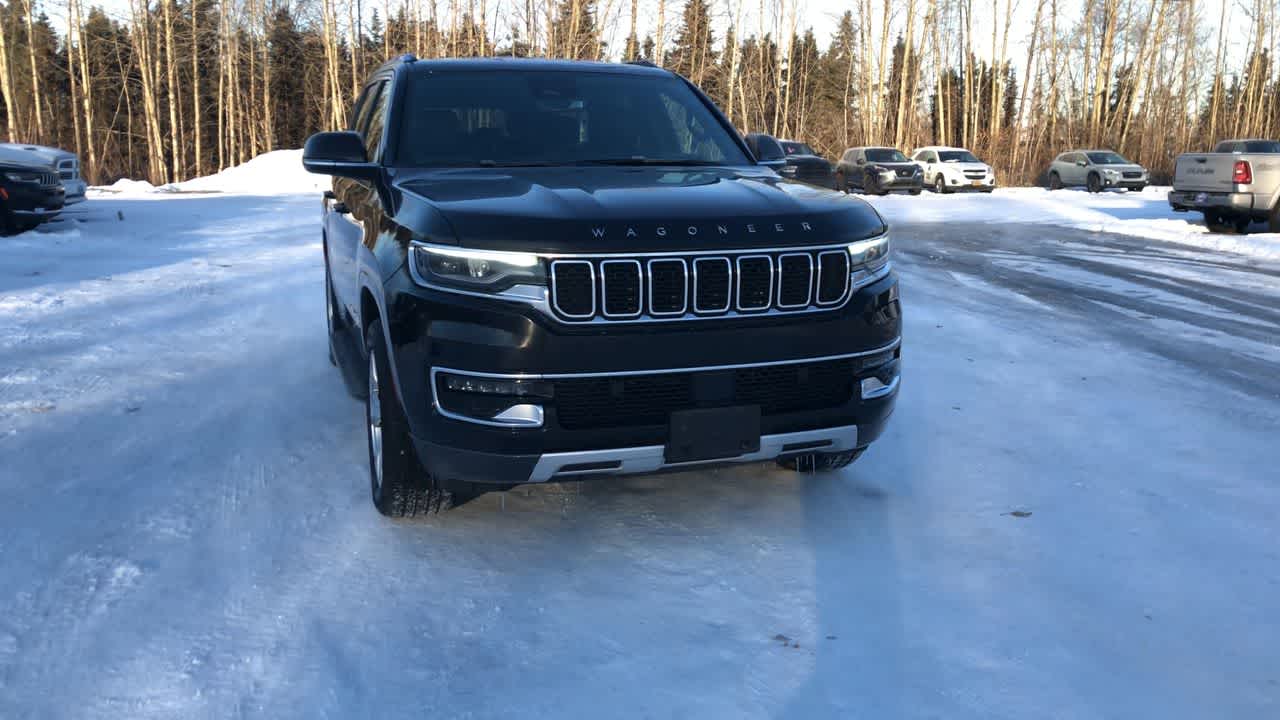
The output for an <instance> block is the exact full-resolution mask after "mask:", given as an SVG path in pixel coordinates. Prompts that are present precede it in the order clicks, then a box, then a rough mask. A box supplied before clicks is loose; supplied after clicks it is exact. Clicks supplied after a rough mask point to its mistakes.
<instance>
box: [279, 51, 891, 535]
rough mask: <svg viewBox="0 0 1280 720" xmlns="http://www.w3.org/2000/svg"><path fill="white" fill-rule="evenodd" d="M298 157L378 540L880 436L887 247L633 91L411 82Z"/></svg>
mask: <svg viewBox="0 0 1280 720" xmlns="http://www.w3.org/2000/svg"><path fill="white" fill-rule="evenodd" d="M351 116H352V118H354V122H353V124H352V126H351V128H350V129H348V130H347V131H340V132H323V133H318V134H316V135H313V136H312V137H311V138H310V139H309V140H307V143H306V147H305V148H304V149H303V153H302V162H303V165H304V166H305V167H306V168H307V169H308V170H310V171H312V172H317V173H324V174H327V175H331V176H333V178H334V180H333V190H332V191H331V193H330V194H328V195H326V197H325V199H324V202H323V223H322V228H323V230H322V235H321V240H322V242H323V246H324V250H325V270H326V273H325V276H326V277H325V279H326V281H327V287H326V289H325V291H326V292H325V295H326V298H327V303H326V307H327V316H326V317H327V323H328V330H329V353H330V360H331V361H332V362H333V364H334V365H336V366H337V367H338V369H339V371H340V372H341V373H342V377H343V379H344V381H345V382H346V384H347V387H348V389H349V391H350V392H351V393H352V394H354V395H356V396H357V397H359V398H362V399H363V400H364V404H365V413H364V420H365V424H366V427H367V432H366V438H367V441H368V449H369V485H370V489H371V496H372V500H373V504H374V506H375V507H376V508H377V509H378V510H379V511H380V512H382V513H383V514H385V515H391V516H408V515H416V514H420V513H430V512H440V511H441V510H447V509H449V508H450V507H455V506H457V505H460V504H462V503H463V502H466V501H467V500H470V499H471V498H473V497H475V496H476V495H478V494H479V493H482V492H485V491H487V490H504V489H507V488H510V487H512V486H513V485H518V484H521V483H543V482H560V481H564V480H571V481H579V480H587V479H591V478H599V477H609V476H618V475H630V474H636V473H650V472H663V471H668V470H683V469H689V468H701V467H706V466H711V465H722V464H727V463H747V462H775V461H776V462H777V463H778V464H779V465H781V466H782V467H783V468H785V469H788V470H790V471H798V472H813V471H835V470H837V469H839V468H841V467H844V466H845V465H848V464H849V463H851V462H853V461H854V459H855V458H857V457H858V456H859V455H860V454H861V453H862V452H863V450H864V449H865V448H866V447H867V446H868V445H869V444H871V443H872V442H873V441H874V440H875V439H876V438H877V437H878V436H879V435H880V433H881V432H882V431H883V430H884V427H885V425H886V423H887V422H888V420H889V415H890V413H891V412H892V410H893V405H894V401H895V397H896V395H897V391H898V386H899V377H900V376H899V367H900V364H899V363H900V354H901V348H900V341H901V330H902V322H901V314H900V305H899V299H898V284H897V283H898V281H897V279H896V275H895V274H894V272H893V268H892V265H891V261H890V255H889V235H888V227H887V226H886V225H885V223H884V220H883V219H882V218H881V217H880V215H879V214H877V213H876V211H875V210H874V209H873V208H872V207H871V206H870V205H868V204H867V203H865V202H863V201H862V200H860V199H858V198H853V197H849V196H847V195H845V194H843V193H836V192H833V191H831V190H829V189H823V188H817V187H813V186H811V185H805V184H802V183H799V182H796V181H794V180H789V179H786V178H782V177H779V176H778V175H777V174H776V173H774V172H773V171H772V170H770V169H769V168H768V167H765V166H762V165H761V164H760V163H759V162H758V160H757V158H755V157H754V156H753V155H752V154H751V152H750V151H749V149H748V146H747V144H746V141H745V139H744V138H743V137H742V136H740V135H739V134H738V133H737V132H736V131H735V129H734V127H733V125H731V124H730V123H729V121H728V120H727V119H726V118H725V117H724V115H723V114H722V113H721V112H720V111H719V109H717V108H716V106H715V105H714V104H712V102H711V100H709V99H708V98H707V96H706V95H704V94H703V93H702V92H701V91H700V90H699V89H698V88H697V87H696V86H695V85H693V84H692V83H690V82H689V81H687V80H685V79H684V78H682V77H680V76H679V75H676V74H675V73H671V72H668V71H665V70H661V69H659V68H657V67H654V66H652V65H644V64H608V63H586V62H567V61H552V60H532V59H501V60H499V59H483V60H481V59H476V60H463V59H459V60H417V59H416V58H414V57H413V56H405V57H403V58H399V59H397V60H393V61H391V62H389V63H387V64H385V65H383V66H382V67H381V68H379V69H378V70H376V71H375V72H374V73H373V74H372V76H371V77H370V78H369V80H368V81H367V82H366V83H365V85H364V88H363V90H362V91H361V93H360V95H359V99H358V100H357V101H356V105H355V107H354V109H353V112H352V115H351Z"/></svg>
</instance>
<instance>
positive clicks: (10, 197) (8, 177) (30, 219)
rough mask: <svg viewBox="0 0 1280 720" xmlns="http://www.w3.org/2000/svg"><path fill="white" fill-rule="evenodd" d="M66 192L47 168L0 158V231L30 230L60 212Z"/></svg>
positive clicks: (56, 176)
mask: <svg viewBox="0 0 1280 720" xmlns="http://www.w3.org/2000/svg"><path fill="white" fill-rule="evenodd" d="M65 202H66V191H65V190H63V188H62V181H61V180H60V179H59V178H58V172H57V171H56V170H55V169H54V168H53V167H52V166H51V165H42V164H39V163H36V162H27V161H23V160H19V159H15V158H12V157H0V232H3V233H4V234H6V235H9V234H13V233H18V232H22V231H24V230H30V229H31V228H34V227H36V226H37V225H39V224H40V223H42V222H45V221H46V220H50V219H52V218H54V217H56V216H57V215H58V213H59V212H61V211H62V206H63V204H64V203H65Z"/></svg>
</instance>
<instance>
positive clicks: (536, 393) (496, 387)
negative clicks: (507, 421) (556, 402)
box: [443, 374, 553, 398]
mask: <svg viewBox="0 0 1280 720" xmlns="http://www.w3.org/2000/svg"><path fill="white" fill-rule="evenodd" d="M443 381H444V389H445V390H448V391H450V392H459V393H476V394H479V395H505V396H507V397H537V398H551V397H552V396H553V390H552V387H551V384H550V383H547V382H542V381H540V380H506V379H497V378H485V377H475V376H471V375H448V374H445V375H443Z"/></svg>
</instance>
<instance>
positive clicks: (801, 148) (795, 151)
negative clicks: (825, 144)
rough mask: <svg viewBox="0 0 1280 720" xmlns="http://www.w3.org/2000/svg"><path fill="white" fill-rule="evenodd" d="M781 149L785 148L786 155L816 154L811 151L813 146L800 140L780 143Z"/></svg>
mask: <svg viewBox="0 0 1280 720" xmlns="http://www.w3.org/2000/svg"><path fill="white" fill-rule="evenodd" d="M782 149H783V150H785V151H786V152H787V154H788V155H817V154H818V153H816V152H814V151H813V148H811V147H809V146H808V145H805V144H804V143H801V142H784V143H782Z"/></svg>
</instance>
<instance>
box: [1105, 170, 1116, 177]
mask: <svg viewBox="0 0 1280 720" xmlns="http://www.w3.org/2000/svg"><path fill="white" fill-rule="evenodd" d="M1102 172H1104V173H1106V174H1107V177H1120V171H1119V170H1103V171H1102Z"/></svg>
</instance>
